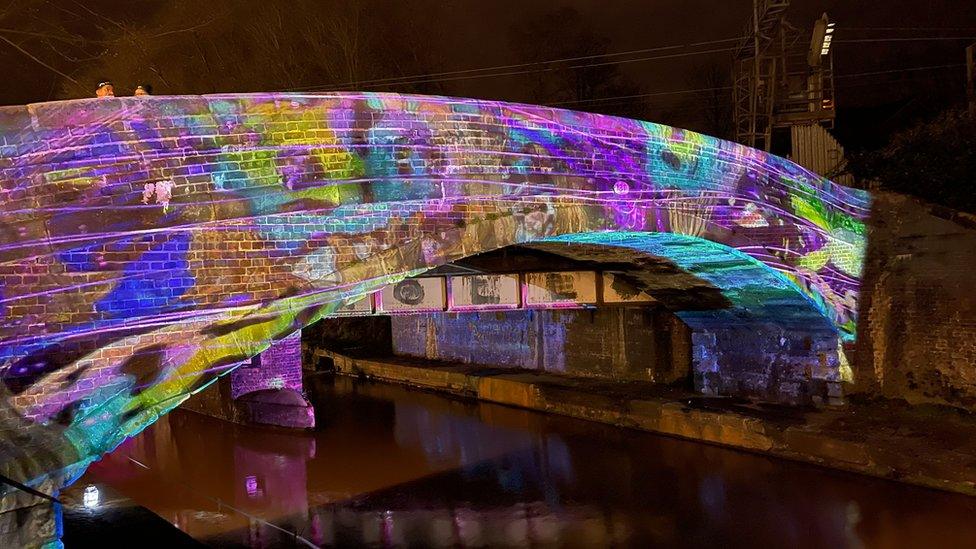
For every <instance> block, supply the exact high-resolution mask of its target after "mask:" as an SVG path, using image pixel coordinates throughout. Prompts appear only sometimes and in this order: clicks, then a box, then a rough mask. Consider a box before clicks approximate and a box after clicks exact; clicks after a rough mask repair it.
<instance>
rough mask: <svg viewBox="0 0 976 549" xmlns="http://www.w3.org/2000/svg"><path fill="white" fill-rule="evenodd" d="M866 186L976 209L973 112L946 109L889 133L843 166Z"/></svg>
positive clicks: (975, 139)
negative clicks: (885, 139) (876, 145)
mask: <svg viewBox="0 0 976 549" xmlns="http://www.w3.org/2000/svg"><path fill="white" fill-rule="evenodd" d="M847 169H848V171H849V172H850V173H851V174H853V175H854V176H855V178H857V180H858V181H865V182H868V181H869V182H872V184H871V185H870V186H871V187H875V188H881V189H885V190H890V191H895V192H899V193H904V194H909V195H912V196H916V197H919V198H922V199H924V200H928V201H929V202H933V203H936V204H941V205H943V206H948V207H950V208H953V209H956V210H962V211H966V212H976V115H974V114H973V113H971V112H967V111H966V110H965V109H951V110H948V111H946V112H944V113H942V114H940V115H939V116H937V117H935V118H934V119H931V120H927V121H924V122H921V123H918V124H916V125H914V126H911V127H909V128H907V129H905V130H903V131H901V132H898V133H896V134H895V135H894V136H892V138H891V140H890V141H889V142H888V144H887V145H886V146H884V147H882V148H880V149H878V150H875V151H870V152H864V153H860V154H854V155H852V156H851V158H850V159H849V162H848V166H847Z"/></svg>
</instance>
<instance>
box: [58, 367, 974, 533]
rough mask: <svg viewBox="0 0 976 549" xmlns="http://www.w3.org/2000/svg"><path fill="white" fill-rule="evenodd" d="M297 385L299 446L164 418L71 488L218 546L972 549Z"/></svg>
mask: <svg viewBox="0 0 976 549" xmlns="http://www.w3.org/2000/svg"><path fill="white" fill-rule="evenodd" d="M307 385H308V389H309V396H310V399H311V400H312V401H313V403H314V404H315V408H316V421H317V424H318V427H317V429H316V430H315V431H314V432H308V433H292V432H287V431H281V430H276V429H271V428H258V427H243V426H237V425H231V424H228V423H225V422H221V421H218V420H214V419H211V418H208V417H204V416H200V415H197V414H194V413H191V412H186V411H181V410H176V411H174V412H172V413H171V414H169V415H167V416H166V417H164V418H162V419H161V420H160V421H159V422H157V423H156V424H154V425H153V426H151V427H150V428H148V429H146V431H144V432H143V433H142V434H140V435H139V436H137V437H135V438H133V439H131V440H129V441H127V442H126V443H124V444H123V445H121V446H120V447H119V448H118V449H117V450H116V451H115V452H113V453H112V454H110V455H109V456H107V457H105V458H104V459H102V460H101V461H100V462H98V463H96V464H94V465H93V466H92V467H91V468H90V469H89V471H88V472H87V473H86V474H85V475H84V476H83V477H82V478H81V479H80V480H79V481H78V482H77V483H76V484H75V486H74V487H73V488H72V490H74V491H79V492H81V491H84V493H85V498H86V502H87V503H90V504H91V505H90V507H92V508H95V509H97V507H98V506H99V505H101V504H105V505H109V506H110V505H112V504H111V503H110V502H101V501H100V500H99V497H100V496H99V494H103V495H104V494H116V495H117V496H118V497H117V498H116V499H117V500H119V501H123V502H125V503H123V505H135V506H141V507H144V508H146V509H148V510H150V511H152V512H153V513H155V514H156V515H158V516H159V517H161V518H162V519H164V520H165V521H167V522H169V523H171V524H173V525H175V526H176V527H178V528H179V529H180V530H182V531H184V532H186V533H187V534H189V536H192V538H193V539H195V540H198V541H200V542H202V543H204V544H206V545H212V546H222V547H223V546H227V547H289V546H305V547H310V546H315V547H318V546H361V545H370V546H381V547H382V546H415V547H456V546H463V547H482V546H491V547H495V546H537V547H605V546H617V547H621V546H628V547H629V546H633V547H709V548H715V547H762V548H773V547H791V548H794V547H799V548H802V547H831V548H835V547H933V548H935V547H938V548H945V547H976V520H974V517H976V498H968V497H964V496H958V495H953V494H948V493H941V492H938V491H933V490H927V489H922V488H915V487H911V486H907V485H901V484H897V483H894V482H888V481H883V480H879V479H872V478H867V477H861V476H857V475H853V474H846V473H841V472H835V471H831V470H827V469H821V468H817V467H814V466H809V465H803V464H798V463H792V462H787V461H781V460H777V459H772V458H766V457H763V456H757V455H751V454H747V453H742V452H737V451H733V450H727V449H723V448H717V447H713V446H708V445H703V444H699V443H694V442H687V441H682V440H676V439H671V438H667V437H661V436H656V435H653V434H648V433H643V432H639V431H632V430H627V429H619V428H613V427H609V426H605V425H601V424H597V423H590V422H585V421H580V420H574V419H570V418H564V417H558V416H547V415H544V414H539V413H535V412H530V411H525V410H518V409H513V408H508V407H504V406H499V405H494V404H488V403H480V402H476V401H471V400H463V399H456V398H449V397H445V396H441V395H437V394H431V393H427V392H422V391H418V390H412V389H408V388H405V387H401V386H396V385H388V384H382V383H374V382H366V381H357V380H354V379H352V378H345V377H332V376H326V375H323V376H317V377H314V378H312V379H310V380H307ZM87 503H86V505H87ZM129 526H132V525H131V524H130V525H129ZM71 528H72V523H71V522H70V521H67V522H66V525H65V538H64V539H65V541H66V544H67V542H68V540H69V539H70V538H71V535H72V530H71ZM136 532H138V529H136ZM147 537H148V536H147ZM187 539H189V538H187ZM151 541H152V540H148V539H147V540H138V539H133V540H132V546H133V547H135V546H153V545H152V544H151V543H149V542H151ZM146 543H149V544H148V545H146ZM67 545H68V547H71V545H70V544H67Z"/></svg>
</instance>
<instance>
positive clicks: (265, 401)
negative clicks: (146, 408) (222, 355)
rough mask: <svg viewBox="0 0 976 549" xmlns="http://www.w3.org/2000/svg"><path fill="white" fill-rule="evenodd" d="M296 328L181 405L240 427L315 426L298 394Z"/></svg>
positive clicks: (299, 345) (312, 414)
mask: <svg viewBox="0 0 976 549" xmlns="http://www.w3.org/2000/svg"><path fill="white" fill-rule="evenodd" d="M302 390H303V386H302V333H301V330H299V331H296V332H294V333H293V334H291V335H290V336H288V337H286V338H284V339H281V340H279V341H277V342H275V343H273V344H272V345H271V347H269V348H268V349H267V350H265V351H264V352H262V353H261V354H259V355H258V356H256V357H254V358H253V359H251V361H249V362H248V363H245V364H242V365H241V366H239V367H238V368H237V369H235V370H234V371H232V372H231V373H230V374H228V375H226V376H224V377H222V378H220V379H219V380H217V382H216V383H214V384H213V385H211V386H209V387H207V388H206V389H204V390H203V391H200V393H198V394H196V395H194V396H193V397H192V398H190V399H189V400H187V401H186V402H185V403H183V405H182V407H183V408H185V409H188V410H192V411H194V412H199V413H202V414H205V415H209V416H213V417H217V418H219V419H224V420H227V421H233V422H235V423H244V424H258V425H271V426H276V427H288V428H294V429H309V428H312V427H315V411H314V409H313V407H312V404H311V403H309V401H308V400H307V399H306V398H305V396H304V395H303V394H302Z"/></svg>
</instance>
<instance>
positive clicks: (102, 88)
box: [95, 80, 115, 98]
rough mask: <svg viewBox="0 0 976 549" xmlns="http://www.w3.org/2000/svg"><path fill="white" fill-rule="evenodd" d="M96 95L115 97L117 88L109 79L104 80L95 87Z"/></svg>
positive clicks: (99, 96)
mask: <svg viewBox="0 0 976 549" xmlns="http://www.w3.org/2000/svg"><path fill="white" fill-rule="evenodd" d="M95 97H98V98H105V97H115V88H114V87H113V86H112V83H111V82H109V81H108V80H102V81H101V82H99V83H98V86H96V87H95Z"/></svg>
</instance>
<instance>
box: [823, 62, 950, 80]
mask: <svg viewBox="0 0 976 549" xmlns="http://www.w3.org/2000/svg"><path fill="white" fill-rule="evenodd" d="M965 66H966V64H965V63H955V64H952V65H929V66H927V67H910V68H907V69H891V70H886V71H872V72H859V73H853V74H841V75H838V76H835V77H834V78H838V79H839V78H853V77H855V76H874V75H876V74H893V73H900V72H916V71H930V70H937V69H950V68H958V67H965Z"/></svg>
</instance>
